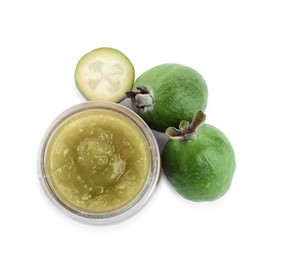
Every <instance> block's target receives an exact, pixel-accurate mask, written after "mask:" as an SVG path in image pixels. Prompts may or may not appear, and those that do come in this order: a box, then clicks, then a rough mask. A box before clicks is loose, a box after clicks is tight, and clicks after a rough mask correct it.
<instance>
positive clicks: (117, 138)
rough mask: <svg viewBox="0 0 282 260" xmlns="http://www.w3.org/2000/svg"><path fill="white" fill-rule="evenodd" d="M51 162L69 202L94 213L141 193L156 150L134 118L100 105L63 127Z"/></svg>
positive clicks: (57, 189) (54, 141)
mask: <svg viewBox="0 0 282 260" xmlns="http://www.w3.org/2000/svg"><path fill="white" fill-rule="evenodd" d="M46 162H47V164H46V165H47V166H46V167H47V172H48V176H49V180H50V181H51V184H52V186H53V189H54V190H55V192H56V193H57V194H58V195H59V197H60V198H61V199H62V200H63V201H64V202H65V203H66V204H67V205H70V206H71V207H75V208H77V209H79V210H82V211H84V212H90V213H99V212H110V211H113V210H116V209H119V208H121V207H123V206H125V205H127V204H129V203H130V202H131V201H132V200H134V199H135V198H136V197H137V196H138V195H139V194H140V192H141V191H142V188H143V187H144V186H145V185H146V181H147V178H148V174H149V171H150V152H149V147H148V144H147V141H146V139H145V138H144V136H143V134H142V132H141V130H140V129H139V128H138V127H137V126H136V125H135V124H134V123H133V122H132V121H131V120H129V119H128V118H127V117H125V116H123V115H121V114H119V113H116V112H112V111H109V110H103V109H99V110H98V109H96V110H93V111H86V112H81V113H79V114H78V115H75V116H72V117H70V118H68V119H67V120H65V122H63V123H62V124H61V125H60V126H59V127H58V129H57V130H56V132H55V133H54V135H53V136H52V138H51V141H50V143H49V145H48V150H47V155H46Z"/></svg>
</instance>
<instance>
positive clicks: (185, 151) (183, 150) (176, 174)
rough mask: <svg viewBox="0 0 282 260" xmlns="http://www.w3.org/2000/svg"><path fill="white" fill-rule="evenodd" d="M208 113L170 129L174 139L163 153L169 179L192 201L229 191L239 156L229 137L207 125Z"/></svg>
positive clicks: (201, 113) (171, 137) (163, 161)
mask: <svg viewBox="0 0 282 260" xmlns="http://www.w3.org/2000/svg"><path fill="white" fill-rule="evenodd" d="M204 120H205V114H204V113H203V112H202V111H200V112H198V113H196V115H195V117H194V119H193V121H192V123H191V124H189V122H188V121H181V123H180V126H179V129H176V128H174V127H170V128H168V129H167V131H166V134H167V136H168V137H169V138H170V140H169V141H168V142H167V143H166V144H165V146H164V149H163V152H162V164H163V169H164V173H165V175H166V177H167V178H168V180H169V182H170V183H171V184H172V186H173V187H174V188H175V190H176V191H177V192H178V193H179V194H180V195H182V196H183V197H185V198H187V199H189V200H192V201H212V200H216V199H218V198H220V197H221V196H223V195H224V194H225V193H226V192H227V191H228V189H229V187H230V185H231V182H232V177H233V173H234V171H235V167H236V163H235V154H234V150H233V148H232V145H231V143H230V142H229V141H228V139H227V137H226V136H225V135H224V134H223V133H222V132H221V131H220V130H218V129H217V128H215V127H214V126H211V125H208V124H203V121H204Z"/></svg>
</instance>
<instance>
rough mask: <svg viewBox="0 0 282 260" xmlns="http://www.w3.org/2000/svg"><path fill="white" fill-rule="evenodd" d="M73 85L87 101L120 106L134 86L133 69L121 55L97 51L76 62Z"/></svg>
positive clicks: (111, 51) (105, 50) (113, 52)
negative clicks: (107, 102)
mask: <svg viewBox="0 0 282 260" xmlns="http://www.w3.org/2000/svg"><path fill="white" fill-rule="evenodd" d="M75 82H76V85H77V87H78V89H79V91H80V92H81V94H82V95H83V96H84V97H85V98H86V99H87V100H95V99H96V100H108V101H113V102H119V101H120V100H122V99H124V98H125V92H126V91H128V90H130V89H131V88H132V86H133V83H134V67H133V65H132V63H131V62H130V60H129V59H128V58H127V57H126V56H125V55H124V54H123V53H122V52H120V51H118V50H116V49H112V48H108V47H104V48H98V49H95V50H93V51H91V52H89V53H87V54H85V55H84V56H83V57H82V58H81V59H80V60H79V61H78V63H77V66H76V69H75Z"/></svg>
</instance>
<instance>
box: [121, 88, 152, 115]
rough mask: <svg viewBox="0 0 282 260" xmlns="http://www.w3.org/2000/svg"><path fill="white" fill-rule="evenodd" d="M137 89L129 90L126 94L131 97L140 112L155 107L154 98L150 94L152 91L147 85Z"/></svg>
mask: <svg viewBox="0 0 282 260" xmlns="http://www.w3.org/2000/svg"><path fill="white" fill-rule="evenodd" d="M136 89H137V90H136V91H133V90H131V91H127V92H126V93H125V94H126V96H127V97H128V98H130V99H131V101H132V105H133V107H134V108H135V109H136V110H137V111H138V112H146V111H149V110H151V109H152V108H153V104H154V99H153V97H152V96H151V94H150V91H149V89H148V88H147V87H145V86H140V87H137V88H136Z"/></svg>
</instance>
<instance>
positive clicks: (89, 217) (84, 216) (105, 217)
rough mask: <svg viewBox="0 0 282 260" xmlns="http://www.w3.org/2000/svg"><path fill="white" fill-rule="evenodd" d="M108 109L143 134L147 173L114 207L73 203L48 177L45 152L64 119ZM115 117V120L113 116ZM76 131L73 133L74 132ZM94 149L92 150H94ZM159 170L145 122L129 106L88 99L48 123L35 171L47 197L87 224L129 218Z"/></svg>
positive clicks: (146, 195) (150, 189) (144, 198)
mask: <svg viewBox="0 0 282 260" xmlns="http://www.w3.org/2000/svg"><path fill="white" fill-rule="evenodd" d="M98 111H99V113H103V111H105V113H110V114H111V116H112V117H115V116H116V117H117V118H119V119H122V118H123V119H124V120H125V121H126V122H128V123H129V124H132V125H134V127H136V131H139V133H140V134H141V135H142V137H143V138H144V140H145V145H146V149H147V151H146V152H147V153H148V155H149V156H148V158H149V159H148V173H147V175H146V178H145V181H144V183H143V184H142V187H141V189H140V190H139V191H138V194H136V195H135V196H134V198H132V199H131V200H130V201H128V203H125V204H124V205H122V206H120V207H117V208H115V209H113V210H105V211H95V210H89V209H86V208H83V207H78V206H76V205H74V204H73V203H72V202H71V201H70V200H68V199H66V198H64V197H63V196H62V194H61V193H60V191H59V189H58V188H57V187H56V185H55V184H54V181H53V180H52V178H51V175H50V172H49V171H50V170H49V168H48V167H47V166H48V164H49V163H50V162H49V161H48V160H50V158H49V156H48V153H49V150H50V149H51V148H50V146H51V144H52V142H54V140H56V138H58V135H59V134H58V132H60V131H62V129H64V124H65V123H66V122H68V121H69V122H71V120H73V118H76V117H81V118H83V116H84V115H91V114H95V113H96V112H97V113H98ZM113 121H114V120H113ZM74 135H75V133H74ZM94 152H95V151H94ZM160 173H161V161H160V153H159V148H158V143H157V141H156V139H155V137H154V135H153V133H152V131H151V129H150V128H149V127H148V125H147V124H146V123H145V122H144V121H143V120H142V119H141V118H140V117H139V116H138V115H137V114H136V113H134V112H133V111H131V110H129V109H128V108H126V107H124V106H122V105H119V104H116V103H112V102H106V101H89V102H85V103H82V104H79V105H76V106H74V107H71V108H69V109H68V110H66V111H65V112H63V113H62V114H61V115H59V116H58V117H57V118H56V119H55V120H54V121H53V123H52V124H51V125H50V127H49V129H48V130H47V133H46V134H45V136H44V138H43V141H42V143H41V146H40V150H39V156H38V174H39V179H40V182H41V185H42V187H43V189H44V191H45V192H46V194H47V195H48V197H49V198H50V199H51V200H52V201H53V202H54V203H55V204H56V206H58V207H59V208H60V209H62V210H63V211H65V212H66V213H67V214H69V215H70V216H71V217H73V218H75V219H77V220H80V221H82V222H86V223H90V224H108V223H113V222H117V221H121V220H123V219H126V218H128V217H129V216H131V215H133V214H134V213H135V212H137V211H138V210H139V209H140V208H141V207H142V206H143V205H144V204H145V203H146V202H147V201H148V199H149V198H150V196H151V195H152V193H153V191H154V189H155V188H156V186H157V183H158V180H159V178H160Z"/></svg>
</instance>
